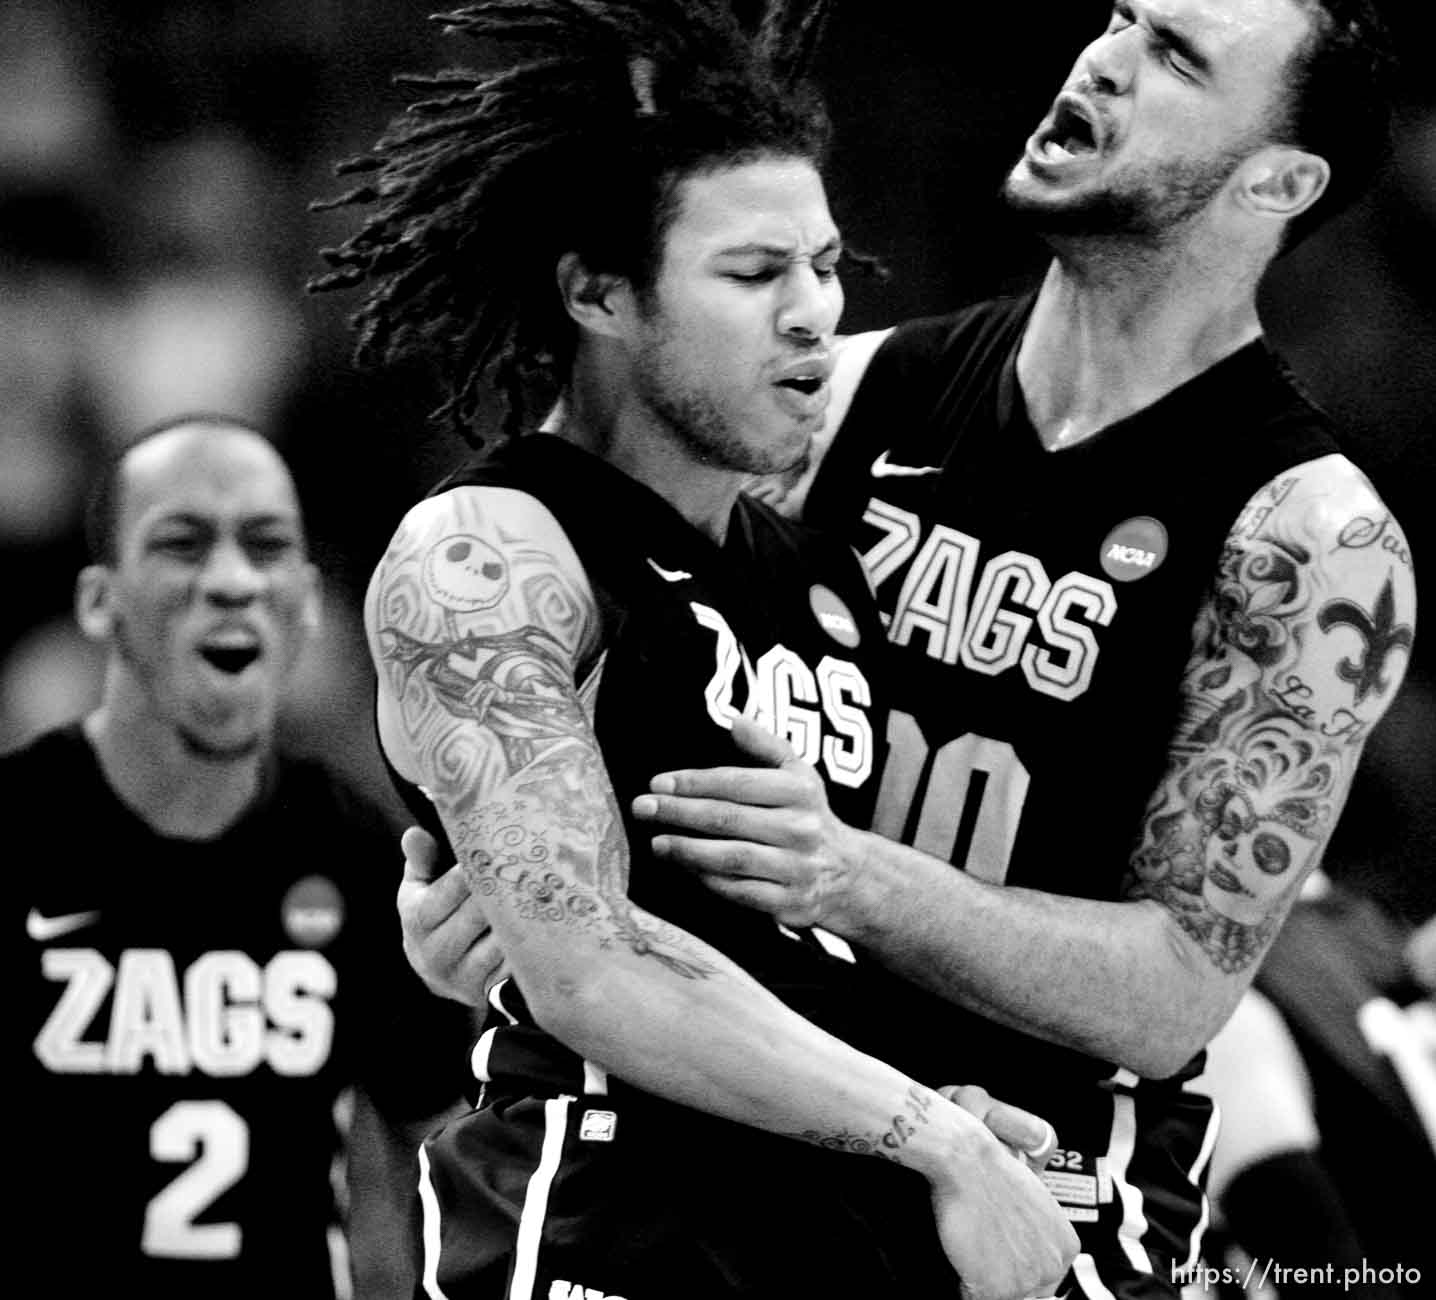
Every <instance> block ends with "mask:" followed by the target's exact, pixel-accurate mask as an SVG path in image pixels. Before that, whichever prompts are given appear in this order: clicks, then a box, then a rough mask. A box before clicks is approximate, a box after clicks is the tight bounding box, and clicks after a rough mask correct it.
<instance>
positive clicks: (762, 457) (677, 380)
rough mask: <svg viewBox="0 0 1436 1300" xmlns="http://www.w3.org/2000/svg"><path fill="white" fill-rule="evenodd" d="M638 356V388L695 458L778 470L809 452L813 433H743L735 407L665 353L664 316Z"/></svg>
mask: <svg viewBox="0 0 1436 1300" xmlns="http://www.w3.org/2000/svg"><path fill="white" fill-rule="evenodd" d="M654 325H655V328H654V332H653V335H652V336H651V337H650V340H649V342H648V344H647V346H646V347H644V348H643V350H642V351H641V352H640V353H638V354H637V356H636V358H635V361H634V372H633V382H634V389H635V391H636V393H637V395H638V397H639V399H640V400H641V401H642V402H643V404H644V406H645V407H647V408H648V410H649V411H650V412H651V413H652V414H653V415H654V416H655V417H657V419H658V420H659V421H660V422H661V423H662V424H663V425H664V426H665V427H666V428H667V429H668V431H669V432H670V433H671V434H672V435H673V437H674V439H675V440H676V441H677V442H678V443H679V444H680V445H681V446H683V447H685V448H686V449H687V450H688V451H689V452H690V454H691V455H692V456H693V458H694V459H695V460H697V461H698V462H699V463H700V464H703V465H711V466H713V467H714V468H716V469H725V470H732V471H734V472H735V473H740V474H779V473H782V472H783V471H784V470H787V469H790V468H792V466H793V465H794V464H795V463H796V462H797V461H799V460H801V459H802V458H803V457H804V456H806V455H807V453H808V448H809V445H810V443H811V437H810V436H809V437H805V438H802V439H801V441H799V440H798V439H796V438H795V439H792V440H789V439H772V440H758V439H755V438H754V437H753V436H751V435H750V436H749V437H744V430H743V429H741V428H739V427H738V426H737V424H736V421H735V419H734V416H733V414H732V412H731V411H728V410H725V409H724V408H723V407H722V406H720V404H719V403H718V401H717V400H716V399H715V398H714V396H713V394H712V393H710V392H708V391H706V390H704V389H702V388H700V387H699V386H698V385H696V384H693V383H689V382H686V381H685V380H684V379H683V378H681V375H682V370H681V367H679V366H677V365H675V364H674V363H673V362H672V361H671V360H670V359H669V358H668V357H667V356H665V351H664V343H663V341H662V326H661V322H660V321H657V320H655V322H654Z"/></svg>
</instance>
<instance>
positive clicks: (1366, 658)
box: [1316, 577, 1415, 704]
mask: <svg viewBox="0 0 1436 1300" xmlns="http://www.w3.org/2000/svg"><path fill="white" fill-rule="evenodd" d="M1316 625H1317V627H1319V628H1320V629H1321V630H1322V631H1323V632H1330V631H1331V629H1332V628H1334V627H1350V628H1353V629H1354V630H1355V631H1356V633H1357V635H1359V636H1360V637H1361V639H1362V640H1363V641H1365V642H1366V653H1365V654H1364V655H1362V657H1361V658H1360V659H1359V660H1355V659H1343V660H1342V661H1341V662H1340V663H1339V664H1338V665H1337V667H1336V675H1337V676H1338V677H1340V678H1341V680H1342V681H1344V682H1350V683H1351V684H1352V686H1354V687H1355V688H1356V703H1357V704H1360V703H1361V702H1362V701H1363V700H1364V699H1365V698H1366V697H1367V696H1368V695H1370V694H1371V693H1372V692H1373V691H1375V692H1376V693H1377V694H1378V695H1384V694H1385V693H1386V690H1387V687H1388V686H1389V685H1390V683H1389V682H1388V681H1387V680H1386V675H1385V671H1384V670H1385V668H1386V661H1387V660H1388V659H1389V658H1390V657H1391V655H1392V653H1393V652H1394V651H1396V650H1405V651H1407V652H1408V653H1409V652H1410V650H1411V643H1412V641H1413V640H1414V639H1415V633H1414V630H1413V629H1412V627H1411V624H1409V623H1398V622H1397V621H1396V594H1395V592H1394V591H1393V590H1392V586H1391V579H1390V577H1388V578H1387V579H1386V582H1385V584H1384V585H1383V586H1382V588H1381V593H1380V594H1379V595H1378V596H1377V598H1376V608H1375V609H1374V610H1373V611H1372V612H1371V613H1370V614H1368V613H1367V612H1366V611H1365V610H1364V609H1362V608H1361V606H1360V605H1358V604H1357V603H1356V602H1355V601H1354V600H1333V601H1330V602H1329V603H1327V604H1326V605H1323V606H1322V608H1321V612H1320V613H1319V614H1317V616H1316Z"/></svg>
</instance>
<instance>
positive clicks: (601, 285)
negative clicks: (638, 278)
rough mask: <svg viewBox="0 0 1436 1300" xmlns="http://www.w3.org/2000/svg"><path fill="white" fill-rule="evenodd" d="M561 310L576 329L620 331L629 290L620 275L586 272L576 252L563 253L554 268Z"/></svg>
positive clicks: (600, 331)
mask: <svg viewBox="0 0 1436 1300" xmlns="http://www.w3.org/2000/svg"><path fill="white" fill-rule="evenodd" d="M555 278H556V279H557V281H558V291H559V294H560V296H561V297H562V298H563V305H564V310H565V311H567V312H568V314H569V316H570V317H572V319H573V320H574V322H575V323H576V324H577V325H578V327H579V328H580V329H583V330H587V331H589V332H590V333H593V334H604V335H615V334H618V333H619V332H620V331H621V327H622V324H623V318H624V313H625V309H626V308H627V307H628V305H629V304H630V303H631V301H632V297H633V290H632V287H631V286H630V285H629V283H628V281H627V280H626V279H624V278H623V276H621V275H613V274H611V273H609V272H599V271H590V270H589V269H588V267H587V266H585V265H584V263H583V260H582V259H581V258H580V257H579V255H578V254H577V253H565V254H564V255H563V256H562V257H560V258H559V259H558V266H557V268H556V271H555Z"/></svg>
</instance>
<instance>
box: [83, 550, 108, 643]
mask: <svg viewBox="0 0 1436 1300" xmlns="http://www.w3.org/2000/svg"><path fill="white" fill-rule="evenodd" d="M112 578H113V575H112V574H111V573H110V570H109V569H107V568H106V567H105V566H104V565H103V564H90V565H86V567H85V568H83V569H81V570H80V576H79V577H78V578H76V579H75V621H76V622H77V623H78V624H79V625H80V631H81V632H83V633H84V634H85V635H86V636H87V637H89V638H90V640H91V641H108V640H109V639H110V634H111V633H112V632H113V631H114V627H115V613H114V606H113V603H112V596H113V592H112V587H111V583H112Z"/></svg>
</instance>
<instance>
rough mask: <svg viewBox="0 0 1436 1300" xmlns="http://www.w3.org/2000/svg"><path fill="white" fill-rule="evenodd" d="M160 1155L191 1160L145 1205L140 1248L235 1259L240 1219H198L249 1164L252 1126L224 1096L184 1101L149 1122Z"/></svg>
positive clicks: (152, 1144) (192, 1256) (153, 1147)
mask: <svg viewBox="0 0 1436 1300" xmlns="http://www.w3.org/2000/svg"><path fill="white" fill-rule="evenodd" d="M150 1155H152V1156H153V1157H154V1158H155V1159H156V1160H161V1161H165V1162H173V1161H179V1160H188V1161H193V1163H192V1164H191V1165H190V1166H189V1168H188V1169H186V1170H185V1171H184V1172H183V1173H181V1174H180V1175H179V1177H178V1178H176V1179H174V1180H173V1181H172V1182H170V1183H169V1184H168V1185H167V1186H166V1187H165V1188H164V1190H163V1191H161V1192H160V1193H159V1194H158V1195H157V1196H156V1197H155V1198H154V1199H153V1200H152V1201H151V1202H150V1203H149V1205H147V1206H146V1207H145V1230H144V1236H143V1237H142V1238H141V1241H140V1249H141V1250H143V1251H144V1252H145V1254H146V1255H162V1256H166V1257H168V1258H171V1259H232V1258H233V1257H234V1256H236V1255H238V1254H239V1243H240V1228H239V1224H237V1223H196V1222H195V1219H197V1218H198V1217H199V1216H200V1215H201V1214H202V1213H203V1212H204V1211H205V1210H206V1209H208V1208H209V1206H210V1205H212V1204H213V1203H214V1201H215V1200H216V1199H218V1197H219V1196H220V1194H221V1193H222V1192H224V1191H226V1190H227V1189H229V1188H230V1187H233V1186H234V1184H235V1183H237V1182H238V1181H239V1180H240V1178H241V1177H242V1176H243V1174H244V1171H245V1169H246V1167H247V1166H248V1164H249V1126H248V1125H247V1124H245V1122H244V1121H243V1120H242V1119H240V1117H239V1116H238V1115H236V1114H235V1113H234V1111H232V1110H231V1109H230V1108H229V1107H228V1106H226V1105H225V1104H224V1102H222V1101H180V1102H176V1103H175V1104H174V1105H173V1106H171V1107H170V1108H169V1109H168V1110H167V1111H165V1113H164V1114H163V1115H161V1116H160V1117H159V1119H157V1120H156V1121H155V1122H154V1125H153V1126H152V1127H151V1128H150Z"/></svg>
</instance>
